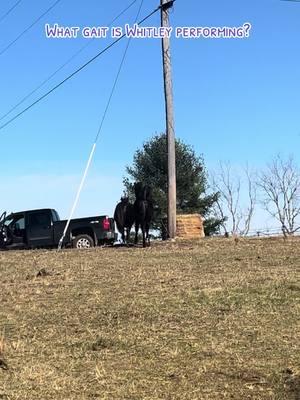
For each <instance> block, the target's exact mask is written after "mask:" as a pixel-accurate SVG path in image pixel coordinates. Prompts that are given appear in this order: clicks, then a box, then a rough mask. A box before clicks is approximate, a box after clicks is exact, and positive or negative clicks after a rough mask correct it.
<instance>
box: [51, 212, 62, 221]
mask: <svg viewBox="0 0 300 400" xmlns="http://www.w3.org/2000/svg"><path fill="white" fill-rule="evenodd" d="M51 213H52V220H53V222H57V221H59V220H60V219H59V215H58V214H57V211H55V210H51Z"/></svg>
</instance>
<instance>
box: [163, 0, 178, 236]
mask: <svg viewBox="0 0 300 400" xmlns="http://www.w3.org/2000/svg"><path fill="white" fill-rule="evenodd" d="M160 2H161V26H162V27H166V28H168V27H169V9H170V7H172V6H173V3H174V1H170V0H160ZM162 55H163V71H164V88H165V103H166V133H167V147H168V237H169V238H170V239H173V238H175V236H176V159H175V128H174V110H173V85H172V66H171V47H170V39H169V38H168V37H165V38H163V39H162Z"/></svg>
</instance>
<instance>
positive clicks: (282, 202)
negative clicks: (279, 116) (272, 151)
mask: <svg viewBox="0 0 300 400" xmlns="http://www.w3.org/2000/svg"><path fill="white" fill-rule="evenodd" d="M258 186H259V187H260V189H261V191H262V195H263V200H262V204H263V206H264V208H265V210H266V211H267V212H268V213H269V214H270V215H271V216H272V217H274V218H275V219H277V220H278V221H279V222H280V225H281V230H282V233H283V235H284V236H288V235H293V234H294V233H295V232H297V231H298V230H299V229H300V221H299V216H300V189H299V187H300V171H299V169H298V167H297V165H296V164H295V162H294V159H293V157H291V156H290V157H289V158H287V159H286V160H284V159H283V158H282V157H281V156H280V155H278V156H276V157H275V158H274V159H273V160H272V161H271V163H270V164H269V165H268V166H267V168H266V169H265V171H263V172H261V173H260V175H259V179H258Z"/></svg>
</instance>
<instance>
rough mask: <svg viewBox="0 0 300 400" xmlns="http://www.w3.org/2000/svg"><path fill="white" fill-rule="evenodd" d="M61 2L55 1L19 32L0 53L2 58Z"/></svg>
mask: <svg viewBox="0 0 300 400" xmlns="http://www.w3.org/2000/svg"><path fill="white" fill-rule="evenodd" d="M60 2H61V0H56V1H55V2H54V3H53V4H52V5H51V6H50V7H49V8H48V9H47V10H46V11H44V12H43V14H41V15H40V16H39V17H38V18H37V19H36V20H34V21H33V22H32V23H31V24H30V25H29V26H28V27H27V28H26V29H24V31H23V32H21V33H20V34H19V35H18V36H17V37H16V38H15V39H14V40H13V41H12V42H10V43H9V44H8V45H7V46H6V47H4V49H2V50H1V51H0V56H2V55H3V54H4V53H5V52H6V51H7V50H8V49H9V48H10V47H11V46H12V45H13V44H15V43H16V42H17V41H18V40H19V39H21V37H22V36H24V35H25V33H27V32H28V31H29V30H30V29H31V28H32V27H33V26H34V25H36V24H37V23H38V22H39V21H40V20H41V19H42V18H43V17H44V16H45V15H46V14H48V13H49V12H50V11H51V10H52V9H53V8H54V7H55V6H56V5H57V4H58V3H60Z"/></svg>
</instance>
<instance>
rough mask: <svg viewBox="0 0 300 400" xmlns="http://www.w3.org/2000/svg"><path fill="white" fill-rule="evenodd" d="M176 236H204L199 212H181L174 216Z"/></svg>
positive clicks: (196, 237) (186, 237) (192, 237)
mask: <svg viewBox="0 0 300 400" xmlns="http://www.w3.org/2000/svg"><path fill="white" fill-rule="evenodd" d="M176 230H177V233H176V235H177V237H179V238H184V239H199V238H203V237H204V236H205V234H204V227H203V218H202V217H201V215H200V214H181V215H177V218H176Z"/></svg>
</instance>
